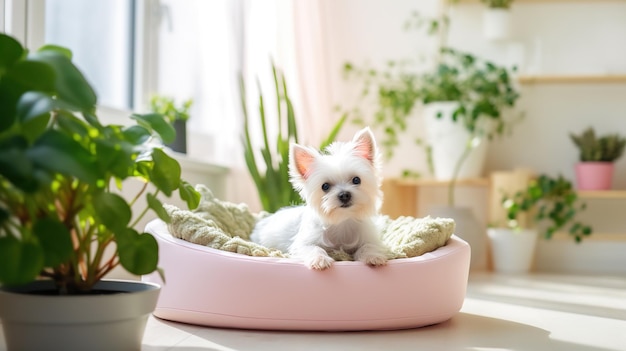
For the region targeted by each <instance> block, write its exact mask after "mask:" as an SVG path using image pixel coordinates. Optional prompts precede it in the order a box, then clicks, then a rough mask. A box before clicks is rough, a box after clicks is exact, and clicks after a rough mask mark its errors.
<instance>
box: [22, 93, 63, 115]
mask: <svg viewBox="0 0 626 351" xmlns="http://www.w3.org/2000/svg"><path fill="white" fill-rule="evenodd" d="M54 108H55V103H54V99H52V97H50V95H48V94H45V93H42V92H39V91H30V92H26V93H24V95H22V97H21V98H20V100H19V101H18V102H17V117H18V118H19V119H20V120H21V121H27V120H30V119H32V118H35V117H38V116H41V115H43V114H48V113H50V111H52V110H53V109H54Z"/></svg>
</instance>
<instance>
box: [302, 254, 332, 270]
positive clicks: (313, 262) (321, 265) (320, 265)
mask: <svg viewBox="0 0 626 351" xmlns="http://www.w3.org/2000/svg"><path fill="white" fill-rule="evenodd" d="M334 261H335V260H333V259H332V258H331V257H330V256H328V255H322V254H316V255H312V256H311V257H309V259H308V260H307V262H306V265H307V267H309V268H310V269H316V270H320V271H321V270H324V269H327V268H330V266H332V265H333V262H334Z"/></svg>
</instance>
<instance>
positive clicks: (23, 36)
mask: <svg viewBox="0 0 626 351" xmlns="http://www.w3.org/2000/svg"><path fill="white" fill-rule="evenodd" d="M0 8H3V9H4V11H3V12H4V16H3V17H2V18H0V29H2V30H3V31H4V32H5V33H7V34H10V35H12V36H14V37H15V38H17V39H18V40H20V41H21V42H22V43H23V44H24V45H25V47H26V48H28V49H29V50H36V49H37V48H39V47H41V46H42V45H44V44H45V39H44V38H45V14H46V0H0ZM134 13H135V15H134V27H135V28H134V30H133V32H134V38H133V41H134V43H135V45H134V52H133V66H134V67H133V76H132V77H131V78H130V79H131V82H132V88H131V94H132V97H131V108H130V109H121V108H115V107H111V106H106V105H98V113H99V115H100V118H101V119H102V120H103V122H104V123H115V124H122V125H127V124H129V123H130V122H131V121H130V120H129V119H128V116H129V115H130V114H131V113H132V111H141V110H142V109H145V108H146V106H147V104H148V101H149V94H150V92H152V91H155V90H156V87H157V78H156V74H155V72H156V70H157V67H156V64H155V60H154V59H153V58H154V57H156V56H155V55H156V53H157V52H158V40H157V39H158V37H157V36H156V35H155V28H158V25H159V17H160V15H161V14H160V3H159V0H136V1H135V9H134Z"/></svg>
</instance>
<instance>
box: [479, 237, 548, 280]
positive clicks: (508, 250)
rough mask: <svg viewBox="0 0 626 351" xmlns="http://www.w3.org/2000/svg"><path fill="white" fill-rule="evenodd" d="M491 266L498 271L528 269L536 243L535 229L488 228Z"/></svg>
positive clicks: (508, 271)
mask: <svg viewBox="0 0 626 351" xmlns="http://www.w3.org/2000/svg"><path fill="white" fill-rule="evenodd" d="M487 235H488V236H489V241H490V243H491V253H492V258H493V268H494V270H495V271H496V272H498V273H527V272H529V271H530V269H531V267H532V263H533V258H534V255H535V246H536V244H537V231H536V230H529V229H522V230H513V229H508V228H489V229H487Z"/></svg>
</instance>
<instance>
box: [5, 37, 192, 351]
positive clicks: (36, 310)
mask: <svg viewBox="0 0 626 351" xmlns="http://www.w3.org/2000/svg"><path fill="white" fill-rule="evenodd" d="M95 107H96V95H95V93H94V91H93V89H92V88H91V86H90V85H89V84H88V82H87V81H86V80H85V78H84V77H83V75H82V73H81V72H80V71H79V70H78V69H77V68H76V67H75V66H74V64H73V63H72V60H71V52H70V51H69V50H67V49H65V48H61V47H57V46H51V45H49V46H44V47H42V48H41V49H40V50H39V51H36V52H30V53H29V52H27V51H26V50H25V49H24V48H23V47H22V45H21V44H20V43H19V42H18V41H16V40H15V39H14V38H12V37H10V36H7V35H4V34H0V284H2V287H1V288H0V318H1V319H2V327H3V329H4V336H5V339H6V342H7V347H8V349H11V350H12V349H15V350H32V349H35V350H41V349H49V348H50V347H51V346H52V345H53V347H56V348H59V349H63V350H96V349H102V350H129V349H139V348H140V346H141V345H140V344H141V338H142V336H143V330H144V328H145V324H146V321H147V318H148V315H149V314H150V313H151V312H152V310H153V309H154V307H155V305H156V299H157V297H158V293H159V290H160V287H159V286H157V285H152V284H146V283H142V282H138V281H116V280H107V279H104V277H105V275H106V274H107V273H109V272H110V271H111V270H112V269H114V268H115V267H118V266H120V265H121V266H122V267H123V268H124V269H126V270H127V271H128V272H130V273H132V274H136V275H142V274H148V273H151V272H154V271H155V270H157V263H158V246H157V242H156V240H155V239H154V238H153V237H152V236H150V235H148V234H142V233H139V232H138V231H137V230H135V228H134V227H135V223H137V221H138V220H140V219H141V218H142V217H143V216H145V215H146V214H147V213H148V211H149V210H152V211H153V212H155V213H156V214H157V215H158V216H159V217H160V218H162V219H163V220H165V221H167V220H169V218H168V215H167V213H166V212H165V210H164V209H163V205H162V203H161V201H160V200H159V197H160V196H161V195H165V196H170V195H171V194H172V193H173V192H175V191H178V193H179V195H180V196H181V198H182V199H183V200H186V201H187V203H188V204H189V206H190V207H195V206H197V203H198V202H199V195H198V194H197V193H196V192H195V190H194V189H193V188H192V187H191V185H190V184H188V183H186V182H184V181H183V180H181V178H180V172H181V170H180V166H179V164H178V162H177V161H176V160H174V159H172V158H171V157H170V156H168V155H167V154H166V153H165V152H163V151H162V150H161V149H159V148H152V147H151V146H150V145H151V144H149V143H147V141H148V139H149V138H150V137H151V135H153V133H155V134H158V135H160V137H161V138H162V139H163V140H165V141H171V140H172V139H173V138H174V130H173V128H172V127H171V126H170V125H169V124H168V123H167V121H166V120H165V119H164V118H163V116H161V115H158V114H147V115H133V116H132V117H131V118H132V119H134V120H135V121H136V122H137V124H136V125H132V126H129V127H123V126H118V125H104V124H102V123H101V122H100V121H99V119H98V117H97V116H96V114H95V111H96V108H95ZM131 179H136V180H135V181H137V180H138V181H141V182H142V183H144V186H143V188H141V190H140V191H139V192H138V193H136V194H126V193H124V189H126V187H125V186H124V184H127V183H126V182H129V181H131ZM120 193H121V194H123V195H125V196H126V198H129V199H130V200H127V199H126V198H125V197H122V196H121V195H119V194H120ZM144 197H145V199H146V200H147V204H148V205H147V206H146V207H145V208H144V209H143V210H142V211H141V212H140V213H139V214H137V213H135V214H133V210H132V205H133V204H135V202H136V201H137V200H139V199H141V198H144ZM121 292H132V293H121ZM50 323H51V324H50ZM103 333H104V334H103ZM107 333H108V334H107Z"/></svg>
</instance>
